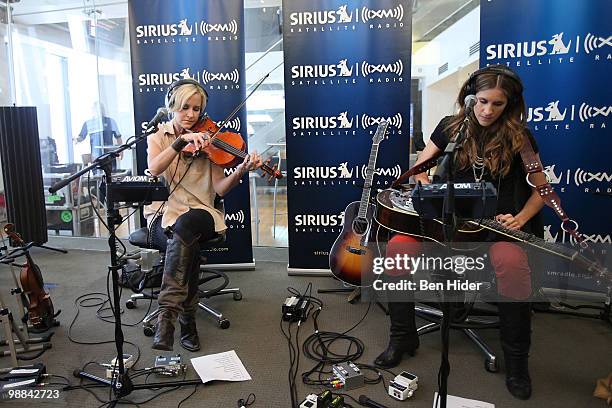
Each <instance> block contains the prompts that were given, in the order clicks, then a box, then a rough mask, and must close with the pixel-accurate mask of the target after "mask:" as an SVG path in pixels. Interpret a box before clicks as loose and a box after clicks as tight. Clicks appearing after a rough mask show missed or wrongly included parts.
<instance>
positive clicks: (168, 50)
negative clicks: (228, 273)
mask: <svg viewBox="0 0 612 408" xmlns="http://www.w3.org/2000/svg"><path fill="white" fill-rule="evenodd" d="M128 5H129V19H130V45H131V54H132V78H133V90H134V119H135V123H136V124H137V125H136V128H137V129H141V130H144V129H145V128H146V124H147V121H148V120H150V119H151V118H152V117H153V116H154V115H155V112H156V111H157V109H158V108H159V107H162V106H164V99H165V95H166V92H167V90H168V86H169V85H170V84H171V83H172V82H174V81H176V80H179V79H183V78H192V79H195V80H197V81H198V82H200V83H201V84H202V86H203V87H204V88H205V89H206V90H207V92H208V94H209V98H210V99H209V101H208V106H207V107H206V112H207V113H208V115H209V116H210V117H211V118H212V119H213V120H215V121H221V120H223V119H224V118H225V117H226V116H227V115H228V114H229V113H230V112H231V111H232V110H233V109H234V108H235V107H236V106H237V105H238V104H239V103H240V102H241V101H242V100H243V98H244V96H245V94H246V93H245V75H244V28H243V27H244V24H243V16H244V4H243V0H209V1H206V2H202V1H199V0H176V1H169V0H130V1H129V3H128ZM246 128H247V126H246V108H243V109H242V110H240V111H239V112H238V114H237V115H236V116H235V117H234V119H233V120H231V121H230V123H229V125H228V126H227V128H226V130H229V131H232V132H238V133H240V134H242V135H243V139H244V140H245V141H246V140H247V137H246ZM146 148H147V146H146V143H141V144H140V145H139V146H138V147H137V156H138V172H139V174H142V172H143V171H144V169H145V168H146V167H147V154H146ZM234 170H235V169H234V168H230V169H226V170H225V171H226V174H229V173H231V172H233V171H234ZM225 213H226V215H225V222H226V224H227V227H228V232H227V240H226V242H225V243H224V244H222V245H221V246H220V247H218V248H215V249H214V251H211V253H210V254H209V260H210V263H215V264H226V263H227V264H230V263H232V264H236V263H252V262H253V254H252V245H251V214H250V205H249V186H248V176H245V177H244V179H243V180H242V181H241V184H240V185H239V186H238V187H236V188H235V189H234V190H232V192H231V193H230V194H229V195H228V196H227V197H225Z"/></svg>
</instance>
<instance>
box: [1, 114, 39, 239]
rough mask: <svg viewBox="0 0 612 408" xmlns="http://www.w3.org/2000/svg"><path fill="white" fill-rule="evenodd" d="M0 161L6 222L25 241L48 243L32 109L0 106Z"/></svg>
mask: <svg viewBox="0 0 612 408" xmlns="http://www.w3.org/2000/svg"><path fill="white" fill-rule="evenodd" d="M0 160H1V161H2V177H3V179H4V194H5V197H6V211H7V215H8V221H9V222H10V223H12V224H15V231H16V232H18V233H19V234H21V237H22V238H23V240H24V241H25V242H34V243H36V244H38V245H42V244H44V243H45V242H47V241H48V235H47V214H46V212H45V195H44V192H43V178H42V168H41V165H40V144H39V141H38V120H37V118H36V108H35V107H16V106H0Z"/></svg>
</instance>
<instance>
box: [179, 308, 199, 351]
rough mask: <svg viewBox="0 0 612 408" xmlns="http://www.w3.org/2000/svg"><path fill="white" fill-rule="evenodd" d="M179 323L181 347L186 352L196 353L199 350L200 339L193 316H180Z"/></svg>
mask: <svg viewBox="0 0 612 408" xmlns="http://www.w3.org/2000/svg"><path fill="white" fill-rule="evenodd" d="M179 323H180V324H181V346H183V348H184V349H185V350H188V351H198V350H199V349H200V338H199V337H198V329H197V328H196V322H195V316H194V315H184V314H182V315H181V316H179Z"/></svg>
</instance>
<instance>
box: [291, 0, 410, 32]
mask: <svg viewBox="0 0 612 408" xmlns="http://www.w3.org/2000/svg"><path fill="white" fill-rule="evenodd" d="M349 5H350V3H349V2H347V3H345V4H341V5H340V6H338V7H337V8H333V9H324V10H315V11H301V12H293V13H290V14H289V26H290V32H292V33H311V32H312V33H316V32H329V31H353V30H355V29H356V28H357V26H358V25H360V24H361V25H366V26H367V27H368V28H369V29H373V30H377V29H378V30H381V29H392V28H403V27H404V22H403V20H404V14H405V13H404V6H403V4H401V3H400V4H398V5H397V6H395V7H390V8H382V9H373V8H370V7H367V6H363V7H350V6H349Z"/></svg>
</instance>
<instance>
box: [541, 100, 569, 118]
mask: <svg viewBox="0 0 612 408" xmlns="http://www.w3.org/2000/svg"><path fill="white" fill-rule="evenodd" d="M544 110H545V111H546V112H548V119H546V121H548V122H550V121H555V122H556V121H562V120H563V119H565V114H566V113H567V108H566V109H563V113H561V111H560V110H559V101H554V102H550V103H549V104H548V106H547V107H546V108H544Z"/></svg>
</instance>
